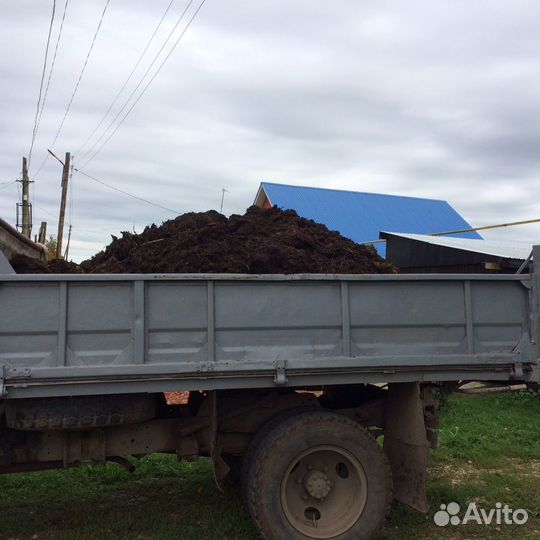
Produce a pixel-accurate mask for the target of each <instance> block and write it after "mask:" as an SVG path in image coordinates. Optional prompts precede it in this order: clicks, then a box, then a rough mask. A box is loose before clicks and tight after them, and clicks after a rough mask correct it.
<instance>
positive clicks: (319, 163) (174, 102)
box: [0, 0, 540, 260]
mask: <svg viewBox="0 0 540 540" xmlns="http://www.w3.org/2000/svg"><path fill="white" fill-rule="evenodd" d="M199 1H200V0H194V1H193V3H192V4H191V6H190V8H189V10H188V12H187V14H186V16H185V18H184V19H183V20H182V22H181V23H180V24H179V25H178V27H177V30H176V32H175V33H174V36H173V39H172V40H171V44H172V43H173V42H174V41H175V39H176V38H177V37H178V36H179V35H180V33H181V31H182V29H183V28H184V27H185V24H186V23H187V22H188V21H189V17H190V16H191V14H193V12H194V10H195V9H196V7H197V6H198V3H199ZM169 2H170V0H154V1H152V2H149V1H147V0H137V1H135V0H110V3H109V5H108V8H107V11H106V13H105V16H104V18H103V23H102V26H101V29H100V31H99V33H98V35H97V39H96V42H95V46H94V48H93V51H92V54H91V55H90V58H89V60H88V64H87V67H86V70H85V72H84V74H83V76H82V79H81V82H80V85H79V89H78V92H77V93H76V95H75V97H74V100H73V103H72V105H71V108H70V110H69V113H68V115H67V118H66V121H65V124H64V126H63V128H62V131H61V132H60V135H59V137H58V140H57V141H56V143H55V144H54V147H53V149H54V151H55V152H56V154H57V155H58V156H60V157H62V159H63V155H64V154H65V152H66V151H70V152H72V153H73V154H74V156H75V166H76V167H78V168H80V169H81V170H84V171H86V172H87V173H88V174H90V175H92V176H95V177H96V178H98V179H100V180H102V181H104V182H107V183H109V184H111V185H113V186H115V187H117V188H119V189H122V190H125V191H128V192H130V193H132V194H134V195H137V196H139V197H142V198H146V199H149V200H151V201H154V202H156V203H158V204H161V205H163V206H165V207H167V208H171V209H173V210H176V211H177V212H180V213H183V212H187V211H204V210H208V209H211V208H214V209H219V205H220V199H221V189H222V188H223V187H225V188H227V190H228V192H227V193H226V196H225V204H224V213H226V214H230V213H233V212H234V213H238V212H243V211H244V210H245V209H246V207H248V206H249V205H250V204H251V203H252V202H253V199H254V197H255V194H256V191H257V187H258V185H259V182H260V181H261V180H267V181H274V182H283V183H291V184H298V185H312V186H321V187H331V188H338V189H339V188H343V189H352V190H358V191H371V192H379V193H390V194H398V195H410V196H418V197H430V198H438V199H445V200H447V201H449V202H450V204H451V205H453V206H454V208H456V210H458V212H460V213H461V214H462V215H463V216H464V217H465V219H467V220H468V221H469V222H470V223H472V224H473V225H475V226H482V225H488V224H494V223H502V222H509V221H516V220H522V219H530V218H535V217H540V204H539V203H540V197H539V195H540V193H539V191H540V190H539V167H538V164H539V162H538V150H539V130H540V123H539V118H540V115H539V110H538V109H539V106H540V105H539V103H540V101H539V96H540V92H539V84H540V67H539V66H540V62H539V34H540V32H539V26H540V3H539V2H538V0H512V1H511V2H509V1H508V0H485V1H475V0H463V1H462V0H423V1H420V0H418V1H415V0H408V1H407V2H404V1H403V0H396V1H389V0H373V1H369V0H363V1H362V2H358V1H353V0H347V1H345V0H343V1H340V0H335V1H333V2H327V1H324V2H323V1H322V0H321V1H319V0H295V1H290V0H287V1H285V0H251V1H248V0H244V1H240V0H227V1H222V0H221V1H220V0H207V1H206V3H205V4H204V6H203V7H202V9H201V10H200V12H199V14H198V15H197V17H196V18H195V19H194V21H193V24H192V25H191V26H190V28H189V29H188V30H187V32H186V34H185V35H184V37H183V38H182V40H181V41H180V43H179V45H178V47H177V48H176V49H175V51H174V52H173V53H172V55H171V56H170V58H169V60H168V61H167V62H166V63H165V65H164V67H163V69H162V70H161V72H160V73H159V74H158V75H157V77H156V78H155V80H154V81H153V83H152V84H151V85H150V86H149V88H148V90H147V91H146V93H145V94H144V95H143V96H142V98H141V99H140V101H139V102H138V103H137V105H136V106H135V107H134V108H133V110H132V112H131V113H130V114H129V115H128V116H127V118H126V120H125V122H124V123H123V124H122V126H121V127H120V128H119V129H118V131H117V132H116V134H115V135H114V136H113V137H112V138H111V139H110V141H109V142H108V143H107V144H106V145H105V146H104V147H103V149H102V150H101V151H100V152H99V153H98V154H97V155H96V157H95V158H94V159H93V160H91V161H90V162H89V163H88V164H85V160H84V159H81V158H82V157H83V156H84V154H85V152H86V150H87V149H88V148H89V147H91V146H92V144H93V141H94V140H95V139H96V138H98V137H99V136H100V135H101V133H102V130H104V129H105V127H106V126H107V125H109V123H110V122H111V121H112V119H113V118H114V116H115V115H116V111H117V110H118V109H119V108H120V107H121V106H122V105H123V103H124V101H125V100H126V99H127V98H128V96H129V94H130V93H131V91H132V90H133V89H134V88H135V87H136V85H137V83H138V82H139V80H140V78H141V77H142V75H143V74H144V72H145V71H146V69H147V67H148V65H149V64H150V62H151V61H152V58H153V57H154V55H155V53H156V52H157V51H158V50H159V48H160V47H161V45H162V43H163V42H164V40H165V38H166V37H167V35H168V34H169V32H170V31H171V29H172V28H173V27H174V25H175V23H176V22H177V20H178V18H179V16H180V14H181V13H182V11H183V10H184V9H185V7H186V5H187V1H186V0H182V1H180V0H177V1H174V2H173V3H172V5H171V7H170V10H169V12H168V14H167V15H166V17H165V19H164V21H163V24H162V25H161V27H160V28H159V30H158V32H157V34H156V36H155V38H154V40H153V41H152V43H151V44H150V47H149V48H148V51H147V54H146V55H145V57H144V58H143V60H142V61H141V63H140V65H139V67H138V69H137V71H136V72H135V74H134V76H133V77H132V79H131V81H130V82H129V83H128V85H127V87H126V90H125V91H124V92H123V94H122V95H121V97H120V98H119V100H118V101H117V103H116V104H115V106H114V107H113V109H112V114H111V115H109V117H108V118H107V120H106V121H105V122H104V123H103V124H102V126H101V128H100V130H98V131H97V132H96V136H94V138H93V139H91V141H90V143H88V144H86V145H85V146H83V147H82V148H81V146H82V145H83V143H84V142H85V141H86V139H87V138H88V136H89V135H90V134H91V133H92V132H93V130H94V128H95V127H96V126H97V125H98V123H99V122H100V120H101V119H102V117H103V115H104V113H105V112H106V110H107V108H108V107H109V105H110V104H111V102H112V100H113V99H114V97H115V95H116V93H117V92H118V90H119V89H120V88H121V86H122V84H123V83H124V81H125V80H126V78H127V77H128V75H129V73H130V72H131V70H132V68H133V66H134V64H135V62H136V61H137V59H138V58H139V55H140V54H141V52H142V51H143V49H144V48H145V46H146V44H147V42H148V40H149V38H150V36H151V35H152V32H153V31H154V29H155V28H156V26H157V24H158V23H159V20H160V18H161V17H162V15H163V13H164V11H165V9H166V8H167V6H168V4H169ZM64 4H65V0H57V1H56V18H55V22H54V26H53V30H52V36H51V45H50V52H49V65H50V61H51V59H52V54H53V52H54V47H55V44H56V37H57V35H58V28H59V24H60V20H61V16H62V12H63V9H64ZM104 5H105V0H85V1H83V0H70V1H69V4H68V8H67V13H66V16H65V22H64V27H63V32H62V36H61V40H60V43H59V47H58V54H57V58H56V63H55V67H54V71H53V73H52V77H51V82H50V87H49V91H48V94H47V99H46V102H45V106H44V109H43V115H42V119H41V123H40V126H39V130H38V133H37V137H36V141H35V145H34V151H33V157H32V161H31V166H30V177H31V179H32V180H34V181H35V183H34V185H33V198H32V202H33V203H34V224H35V225H34V232H36V233H37V229H38V226H39V222H40V221H47V222H48V224H49V232H53V233H56V228H57V218H56V217H55V216H57V213H58V205H59V199H60V177H61V172H62V171H61V169H62V167H61V165H60V164H59V163H58V162H57V161H55V160H54V159H52V158H51V159H48V160H47V161H46V163H45V165H44V166H43V168H42V170H41V172H40V173H39V174H37V175H36V171H37V169H38V168H39V166H40V164H41V162H42V161H43V158H44V157H45V156H46V149H47V148H50V147H51V144H52V141H53V140H54V137H55V133H56V132H57V130H58V127H59V125H60V122H61V120H62V117H63V115H64V112H65V110H66V107H67V105H68V102H69V99H70V96H71V95H72V93H73V90H74V87H75V84H76V81H77V78H78V77H79V74H80V71H81V68H82V66H83V62H84V59H85V57H86V54H87V52H88V49H89V47H90V44H91V41H92V37H93V35H94V32H95V30H96V26H97V24H98V21H99V18H100V15H101V12H102V10H103V7H104ZM51 8H52V1H44V0H4V1H3V2H2V16H1V17H0V107H1V114H0V133H1V134H2V144H1V146H0V216H2V217H3V218H4V219H6V220H7V221H9V222H11V223H14V221H15V203H16V201H17V185H16V184H11V185H10V184H5V183H4V182H10V181H12V180H14V179H15V178H17V177H20V169H21V158H22V156H23V155H28V151H29V147H30V143H31V138H32V129H33V125H34V116H35V112H36V103H37V99H38V92H39V86H40V79H41V71H42V68H43V57H44V52H45V45H46V40H47V33H48V27H49V22H50V15H51ZM169 50H170V45H169V46H166V47H165V49H164V54H166V53H168V51H169ZM164 54H162V56H161V57H160V60H158V61H157V62H156V64H155V65H154V68H153V69H152V70H151V71H150V76H151V75H152V74H153V73H154V70H155V68H156V67H157V66H158V65H159V64H160V63H161V58H163V57H164ZM47 69H48V68H47ZM47 77H48V71H47V72H46V75H45V83H46V81H47ZM146 80H148V78H147V79H146ZM144 86H145V83H144V82H143V84H142V85H141V86H140V88H139V90H140V89H142V88H143V87H144ZM137 95H138V94H137V93H135V96H137ZM129 106H130V105H128V108H129ZM125 110H126V111H127V110H128V109H125ZM119 118H122V115H121V116H120V117H119ZM113 127H114V125H113ZM102 140H105V138H103V139H102ZM98 147H99V146H98ZM96 148H97V147H96ZM72 188H73V189H72V200H71V204H70V207H71V211H70V212H68V222H71V223H72V224H73V238H72V249H71V255H72V257H73V258H74V259H75V260H81V259H83V258H86V257H88V256H90V255H91V254H93V253H95V252H96V251H98V250H99V249H101V247H102V246H103V245H105V244H107V243H109V241H110V235H111V234H118V232H119V231H121V230H133V229H135V230H136V231H137V232H140V231H141V230H142V229H143V228H144V226H145V225H147V224H149V223H152V222H157V223H160V222H161V221H163V220H165V219H169V218H171V217H174V214H173V213H171V212H167V211H166V210H162V209H159V208H156V207H153V206H151V205H148V204H146V203H143V202H139V201H137V200H134V199H132V198H129V197H127V196H125V195H123V194H121V193H118V192H115V191H112V190H110V189H108V188H107V187H105V186H103V185H100V184H98V183H96V182H94V181H93V180H90V179H89V178H87V177H84V176H82V175H80V174H78V173H76V172H75V173H74V175H73V178H72ZM485 237H486V238H492V239H507V238H512V239H518V240H525V241H530V242H533V241H537V240H538V239H539V238H540V226H538V225H533V226H522V227H514V228H513V229H512V230H499V231H494V232H491V233H487V234H486V235H485Z"/></svg>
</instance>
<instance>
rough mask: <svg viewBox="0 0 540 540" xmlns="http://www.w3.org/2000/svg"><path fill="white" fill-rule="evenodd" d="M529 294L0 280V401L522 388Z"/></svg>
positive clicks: (440, 283)
mask: <svg viewBox="0 0 540 540" xmlns="http://www.w3.org/2000/svg"><path fill="white" fill-rule="evenodd" d="M537 260H538V259H537ZM538 292H539V286H538V273H533V274H532V275H529V274H525V275H519V276H517V275H456V274H450V275H439V274H422V275H286V276H285V275H279V276H276V275H263V276H253V275H223V274H219V275H204V274H196V275H186V274H179V275H175V274H166V275H39V276H36V275H0V390H2V391H3V393H4V397H5V398H7V399H10V398H24V397H40V396H62V395H83V394H106V393H132V392H158V391H174V390H197V389H199V390H208V389H233V388H247V387H249V388H255V387H272V386H275V385H283V386H304V387H305V386H319V385H325V384H348V383H358V382H406V381H450V380H466V379H469V380H470V379H475V380H490V379H491V380H494V379H496V380H504V379H512V378H514V379H520V380H536V379H537V378H538V371H537V366H538V364H537V363H538V358H539V349H538V334H539V329H538V324H539V323H538V321H539V318H538V311H539V307H538V304H539V302H538Z"/></svg>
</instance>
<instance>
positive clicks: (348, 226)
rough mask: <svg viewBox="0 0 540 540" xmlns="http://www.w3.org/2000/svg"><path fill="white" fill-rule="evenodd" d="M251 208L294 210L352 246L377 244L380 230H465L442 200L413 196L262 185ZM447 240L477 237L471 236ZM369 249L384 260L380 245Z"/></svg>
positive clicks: (455, 213) (384, 250) (418, 231)
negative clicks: (346, 239)
mask: <svg viewBox="0 0 540 540" xmlns="http://www.w3.org/2000/svg"><path fill="white" fill-rule="evenodd" d="M254 204H256V205H257V206H259V207H261V208H270V207H272V206H278V207H279V208H282V209H284V210H286V209H292V210H295V211H296V212H297V213H298V215H300V216H302V217H304V218H307V219H312V220H313V221H316V222H318V223H322V224H324V225H326V226H327V227H328V228H329V229H330V230H333V231H338V232H339V233H341V234H342V235H343V236H346V237H347V238H350V239H351V240H354V241H355V242H358V243H364V242H373V241H375V240H378V239H379V233H380V232H381V231H392V232H397V233H417V234H431V233H439V232H450V231H457V230H463V229H470V228H471V225H470V224H469V223H468V222H467V221H465V219H463V218H462V217H461V216H460V215H459V214H458V213H457V212H456V211H455V210H454V209H453V208H452V207H451V206H450V205H449V204H448V203H447V202H446V201H440V200H435V199H420V198H417V197H401V196H397V195H383V194H380V193H364V192H360V191H341V190H336V189H324V188H314V187H303V186H291V185H287V184H274V183H271V182H262V183H261V185H260V187H259V190H258V192H257V196H256V197H255V202H254ZM453 236H457V237H461V238H472V239H474V238H476V239H481V238H482V237H481V236H480V235H479V234H478V233H477V232H468V233H461V234H459V235H453ZM374 247H376V248H377V251H378V252H379V254H381V255H383V256H384V255H385V252H386V246H385V244H384V243H377V244H374Z"/></svg>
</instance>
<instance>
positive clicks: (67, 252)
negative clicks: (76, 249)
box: [64, 225, 71, 261]
mask: <svg viewBox="0 0 540 540" xmlns="http://www.w3.org/2000/svg"><path fill="white" fill-rule="evenodd" d="M70 240H71V225H70V226H69V229H68V239H67V242H66V252H65V253H64V259H66V261H67V258H68V255H69V241H70Z"/></svg>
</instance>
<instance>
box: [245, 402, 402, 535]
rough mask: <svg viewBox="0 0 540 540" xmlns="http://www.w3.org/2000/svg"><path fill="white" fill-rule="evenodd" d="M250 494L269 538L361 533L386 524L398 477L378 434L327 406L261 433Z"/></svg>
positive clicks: (258, 521)
mask: <svg viewBox="0 0 540 540" xmlns="http://www.w3.org/2000/svg"><path fill="white" fill-rule="evenodd" d="M254 443H255V445H256V446H255V448H253V449H252V453H251V459H250V463H249V470H247V471H246V477H245V478H244V480H245V496H246V499H247V501H246V502H247V505H248V508H249V511H250V514H251V516H252V518H253V520H254V521H255V523H256V524H257V525H258V527H259V529H260V531H261V533H262V535H263V537H264V538H266V539H268V540H271V539H282V538H291V539H295V540H296V539H298V540H305V539H307V538H335V539H339V540H345V539H362V540H365V539H367V538H371V537H373V536H374V535H375V534H377V532H378V531H379V530H380V529H381V528H382V527H383V526H384V523H385V520H386V516H387V514H388V511H389V510H390V504H391V502H392V476H391V471H390V467H389V465H388V461H387V460H386V457H385V455H384V453H383V451H382V448H381V447H380V446H379V445H378V444H377V442H376V440H375V439H374V438H373V437H371V436H370V435H369V433H368V432H367V431H366V430H365V429H364V428H363V427H362V426H360V425H359V424H357V423H356V422H354V421H352V420H350V419H349V418H346V417H344V416H341V415H338V414H335V413H332V412H328V411H321V412H303V413H300V414H298V415H296V416H294V417H289V418H285V419H284V420H283V422H281V423H280V424H278V425H277V426H274V427H273V429H271V430H269V431H267V432H266V434H265V436H264V437H263V438H260V439H259V438H255V439H254Z"/></svg>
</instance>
